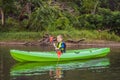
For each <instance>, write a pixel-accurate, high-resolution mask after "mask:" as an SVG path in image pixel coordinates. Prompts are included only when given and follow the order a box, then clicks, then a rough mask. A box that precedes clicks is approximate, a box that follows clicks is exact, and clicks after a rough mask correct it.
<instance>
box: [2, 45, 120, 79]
mask: <svg viewBox="0 0 120 80" xmlns="http://www.w3.org/2000/svg"><path fill="white" fill-rule="evenodd" d="M92 47H100V46H73V47H68V49H83V48H84V49H86V48H92ZM10 49H18V50H27V51H51V50H54V49H53V47H49V46H40V47H38V46H0V80H120V48H119V47H111V52H110V54H109V55H108V56H106V57H104V58H99V59H92V60H84V61H83V60H82V61H81V60H79V61H68V62H45V63H43V62H42V63H33V62H31V63H19V62H17V61H15V60H14V59H13V58H12V57H11V56H10V53H9V51H10Z"/></svg>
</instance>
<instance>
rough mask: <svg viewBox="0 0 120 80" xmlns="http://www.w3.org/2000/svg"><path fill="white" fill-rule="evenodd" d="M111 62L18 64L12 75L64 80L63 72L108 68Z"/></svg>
mask: <svg viewBox="0 0 120 80" xmlns="http://www.w3.org/2000/svg"><path fill="white" fill-rule="evenodd" d="M109 65H110V61H109V59H108V58H99V59H92V60H80V61H68V62H58V63H56V62H41V63H35V62H33V63H18V64H15V65H14V66H13V67H12V68H11V71H10V75H11V76H14V78H15V77H18V76H32V75H42V74H47V72H48V71H49V75H50V77H51V78H55V79H57V80H58V79H60V78H63V75H64V74H63V70H64V71H66V70H74V69H81V70H90V69H101V68H108V67H109Z"/></svg>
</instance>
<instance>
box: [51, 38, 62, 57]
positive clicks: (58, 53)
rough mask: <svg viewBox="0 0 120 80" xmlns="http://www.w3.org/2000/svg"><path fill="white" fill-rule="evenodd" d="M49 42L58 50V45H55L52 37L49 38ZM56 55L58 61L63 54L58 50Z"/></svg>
mask: <svg viewBox="0 0 120 80" xmlns="http://www.w3.org/2000/svg"><path fill="white" fill-rule="evenodd" d="M49 41H50V43H52V44H53V46H54V48H57V47H56V45H55V43H54V40H53V37H52V36H50V37H49ZM56 53H57V55H58V59H60V56H61V54H62V52H61V51H60V50H59V49H58V50H56Z"/></svg>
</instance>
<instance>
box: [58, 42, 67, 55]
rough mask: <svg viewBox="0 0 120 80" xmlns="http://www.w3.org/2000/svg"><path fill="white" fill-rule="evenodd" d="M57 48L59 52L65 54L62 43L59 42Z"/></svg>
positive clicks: (64, 45) (64, 46) (64, 47)
mask: <svg viewBox="0 0 120 80" xmlns="http://www.w3.org/2000/svg"><path fill="white" fill-rule="evenodd" d="M57 48H59V50H61V52H62V53H65V52H66V44H65V43H64V42H59V43H58V44H57Z"/></svg>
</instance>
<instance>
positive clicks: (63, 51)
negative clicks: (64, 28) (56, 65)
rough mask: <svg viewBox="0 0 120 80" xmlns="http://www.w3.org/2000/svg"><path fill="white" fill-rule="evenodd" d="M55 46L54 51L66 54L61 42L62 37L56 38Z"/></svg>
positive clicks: (64, 46)
mask: <svg viewBox="0 0 120 80" xmlns="http://www.w3.org/2000/svg"><path fill="white" fill-rule="evenodd" d="M57 42H58V43H57V46H56V45H55V44H54V47H55V50H56V51H58V50H60V51H61V52H62V53H65V52H66V44H65V43H64V42H63V37H62V35H58V36H57Z"/></svg>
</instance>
